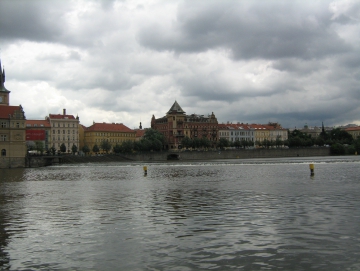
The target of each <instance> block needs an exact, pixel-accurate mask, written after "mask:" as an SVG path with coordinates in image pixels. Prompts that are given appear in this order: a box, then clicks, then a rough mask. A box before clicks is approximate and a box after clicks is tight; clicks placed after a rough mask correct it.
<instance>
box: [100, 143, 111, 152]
mask: <svg viewBox="0 0 360 271" xmlns="http://www.w3.org/2000/svg"><path fill="white" fill-rule="evenodd" d="M100 148H101V149H102V150H103V151H105V152H106V153H108V152H109V151H110V150H111V144H110V142H109V140H103V141H101V143H100Z"/></svg>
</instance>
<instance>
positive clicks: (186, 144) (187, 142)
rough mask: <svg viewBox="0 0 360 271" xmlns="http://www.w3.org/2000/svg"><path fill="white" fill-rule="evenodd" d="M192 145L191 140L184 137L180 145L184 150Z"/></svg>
mask: <svg viewBox="0 0 360 271" xmlns="http://www.w3.org/2000/svg"><path fill="white" fill-rule="evenodd" d="M192 143H193V142H192V139H191V138H190V137H188V136H186V137H184V138H183V139H182V140H181V145H182V146H183V147H184V148H186V149H188V148H191V146H192Z"/></svg>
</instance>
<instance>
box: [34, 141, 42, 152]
mask: <svg viewBox="0 0 360 271" xmlns="http://www.w3.org/2000/svg"><path fill="white" fill-rule="evenodd" d="M35 149H36V150H37V151H38V152H40V153H41V154H43V152H44V143H43V142H42V141H35Z"/></svg>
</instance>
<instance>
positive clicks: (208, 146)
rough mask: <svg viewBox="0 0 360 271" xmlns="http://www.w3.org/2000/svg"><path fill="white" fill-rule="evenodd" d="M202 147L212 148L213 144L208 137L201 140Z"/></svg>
mask: <svg viewBox="0 0 360 271" xmlns="http://www.w3.org/2000/svg"><path fill="white" fill-rule="evenodd" d="M200 146H201V147H203V148H210V146H211V142H210V140H209V139H208V138H207V137H203V138H201V139H200Z"/></svg>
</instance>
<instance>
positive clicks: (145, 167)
mask: <svg viewBox="0 0 360 271" xmlns="http://www.w3.org/2000/svg"><path fill="white" fill-rule="evenodd" d="M143 169H144V176H146V175H147V166H144V167H143Z"/></svg>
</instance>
